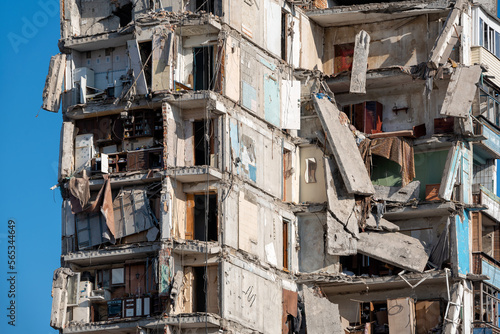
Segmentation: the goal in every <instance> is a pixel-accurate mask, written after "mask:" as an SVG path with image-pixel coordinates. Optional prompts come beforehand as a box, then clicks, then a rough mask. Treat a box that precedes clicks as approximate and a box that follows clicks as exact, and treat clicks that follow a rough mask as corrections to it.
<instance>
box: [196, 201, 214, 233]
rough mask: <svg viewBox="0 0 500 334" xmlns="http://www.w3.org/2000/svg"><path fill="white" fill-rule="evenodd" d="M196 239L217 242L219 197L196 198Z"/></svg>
mask: <svg viewBox="0 0 500 334" xmlns="http://www.w3.org/2000/svg"><path fill="white" fill-rule="evenodd" d="M194 237H195V239H196V240H201V241H217V195H208V203H207V195H195V196H194Z"/></svg>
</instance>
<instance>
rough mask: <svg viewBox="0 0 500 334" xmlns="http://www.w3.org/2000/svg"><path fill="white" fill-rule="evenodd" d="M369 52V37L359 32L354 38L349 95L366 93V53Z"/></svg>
mask: <svg viewBox="0 0 500 334" xmlns="http://www.w3.org/2000/svg"><path fill="white" fill-rule="evenodd" d="M369 50H370V35H368V33H367V32H366V31H364V30H361V31H360V32H359V33H358V34H357V35H356V37H355V42H354V55H353V60H352V72H351V85H350V87H349V93H358V94H365V93H366V70H367V68H368V53H369Z"/></svg>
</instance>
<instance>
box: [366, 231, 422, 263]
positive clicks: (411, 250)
mask: <svg viewBox="0 0 500 334" xmlns="http://www.w3.org/2000/svg"><path fill="white" fill-rule="evenodd" d="M358 253H361V254H364V255H368V256H371V257H373V258H375V259H377V260H380V261H383V262H387V263H389V264H392V265H394V266H397V267H399V268H403V269H406V270H411V271H418V272H422V271H423V270H424V269H425V265H426V264H427V259H428V258H429V256H428V255H427V253H426V252H425V249H424V246H423V245H422V244H421V243H420V241H419V240H418V239H415V238H412V237H410V236H408V235H405V234H402V233H399V232H363V233H360V234H359V240H358Z"/></svg>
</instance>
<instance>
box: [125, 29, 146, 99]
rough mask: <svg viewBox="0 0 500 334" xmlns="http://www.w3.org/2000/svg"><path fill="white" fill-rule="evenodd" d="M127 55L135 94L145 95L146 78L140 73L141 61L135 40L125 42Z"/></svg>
mask: <svg viewBox="0 0 500 334" xmlns="http://www.w3.org/2000/svg"><path fill="white" fill-rule="evenodd" d="M127 48H128V55H129V57H130V67H131V68H132V71H133V72H134V80H135V84H136V94H137V95H146V94H147V93H148V88H147V87H148V86H147V83H146V77H145V76H144V72H143V71H142V60H141V54H140V52H139V44H138V43H137V40H135V39H133V40H130V41H127Z"/></svg>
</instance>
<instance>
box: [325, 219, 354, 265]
mask: <svg viewBox="0 0 500 334" xmlns="http://www.w3.org/2000/svg"><path fill="white" fill-rule="evenodd" d="M326 223H327V225H326V231H327V233H326V252H327V254H330V255H340V256H347V255H355V254H357V251H358V250H357V241H356V239H355V238H354V237H353V236H352V235H351V234H350V233H349V232H347V231H346V230H345V229H344V225H342V224H341V223H339V222H338V221H337V220H336V219H335V218H333V217H332V216H331V215H330V214H327V218H326Z"/></svg>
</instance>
